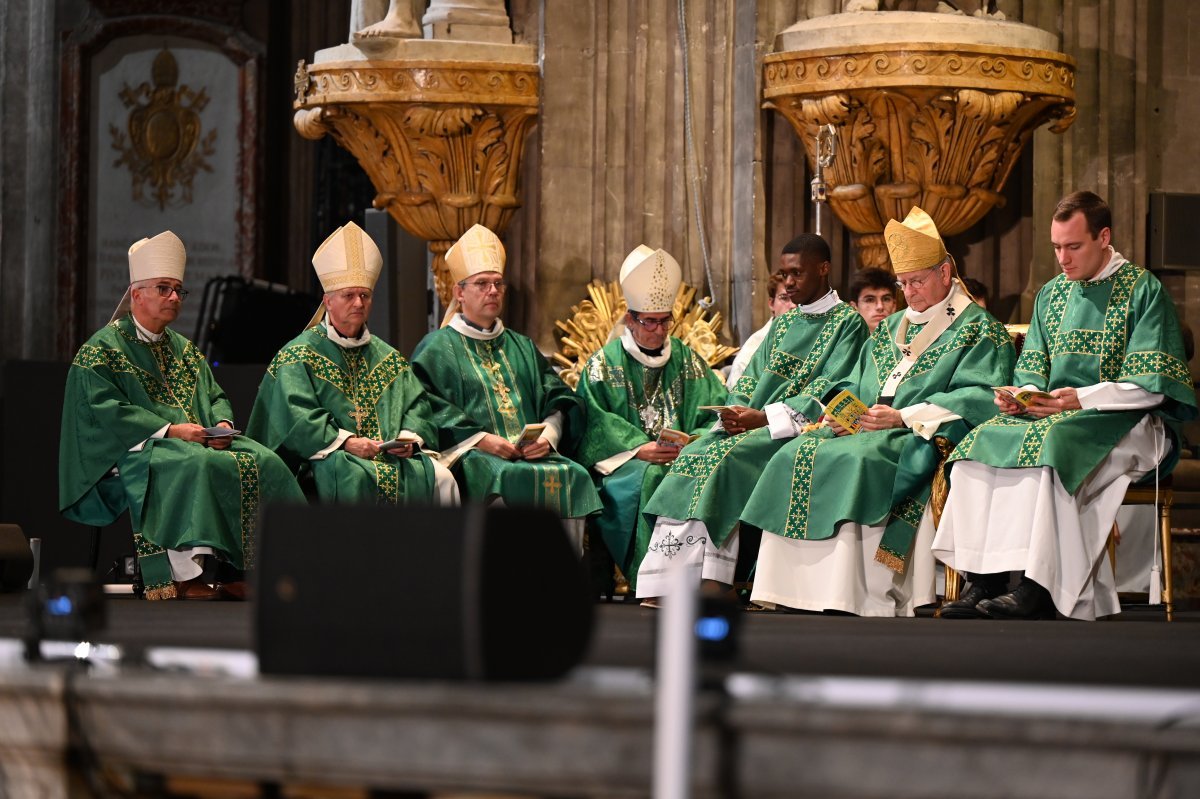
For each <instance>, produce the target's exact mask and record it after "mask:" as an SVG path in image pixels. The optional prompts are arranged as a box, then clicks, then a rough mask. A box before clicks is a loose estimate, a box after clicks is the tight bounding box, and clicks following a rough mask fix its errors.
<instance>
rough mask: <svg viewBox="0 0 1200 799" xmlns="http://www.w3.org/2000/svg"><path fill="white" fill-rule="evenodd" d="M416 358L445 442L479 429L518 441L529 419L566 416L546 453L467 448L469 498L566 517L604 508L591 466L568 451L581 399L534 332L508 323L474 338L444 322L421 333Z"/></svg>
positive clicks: (464, 478)
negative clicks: (501, 454) (524, 456)
mask: <svg viewBox="0 0 1200 799" xmlns="http://www.w3.org/2000/svg"><path fill="white" fill-rule="evenodd" d="M497 324H500V323H499V322H497ZM412 364H413V370H414V371H415V372H416V375H417V377H418V378H419V379H420V381H421V384H422V385H424V386H425V390H426V391H427V392H428V394H429V400H430V404H431V405H432V407H433V421H434V424H436V425H437V427H438V434H439V442H440V447H441V449H442V450H447V449H449V448H451V447H453V446H455V445H456V444H460V443H462V442H464V441H466V440H467V439H469V438H471V437H472V436H474V435H476V434H477V433H480V432H487V433H492V434H495V435H498V436H501V437H503V438H507V439H508V440H509V441H515V440H516V438H517V436H519V435H520V433H521V429H522V428H523V427H524V426H525V425H527V424H538V423H540V422H542V421H543V420H544V419H546V418H547V417H549V416H550V415H551V414H552V413H554V412H555V411H558V412H560V413H561V414H562V416H563V435H562V439H561V440H560V441H559V442H558V446H557V450H558V451H557V452H553V451H552V452H551V453H550V454H549V455H548V456H546V457H545V458H540V459H538V460H532V461H526V460H514V461H508V460H505V459H503V458H498V457H496V456H495V455H491V454H488V453H486V452H482V451H480V450H478V449H470V450H468V451H467V452H465V453H464V454H463V455H462V456H461V457H460V458H458V459H457V460H456V461H455V462H454V466H453V469H454V471H455V472H456V476H457V477H458V478H459V482H460V486H461V487H462V490H463V494H464V496H465V497H466V498H468V499H475V500H482V501H489V500H491V499H494V498H497V497H498V498H500V499H502V500H503V501H504V503H505V504H506V505H509V506H522V505H524V506H534V507H542V508H548V509H550V510H552V511H555V512H556V513H558V514H559V515H560V516H562V517H564V518H574V517H581V516H587V515H588V514H591V513H595V512H596V511H598V510H599V509H600V497H599V496H598V495H597V494H596V488H595V486H593V485H592V478H591V476H590V475H589V474H588V472H587V469H585V468H583V467H582V466H580V465H579V464H578V463H576V462H575V461H573V460H571V459H570V457H568V456H569V455H571V454H572V453H573V451H574V446H575V443H576V442H577V441H578V439H579V436H580V434H581V433H582V431H583V424H584V408H583V399H582V398H580V397H577V396H576V395H575V392H573V391H572V390H571V389H570V387H568V386H567V384H566V383H564V382H563V381H562V380H561V379H560V378H559V377H558V375H556V374H555V373H554V370H553V369H552V368H551V367H550V364H549V363H548V362H547V361H546V359H545V358H544V357H542V354H541V353H540V352H538V350H537V347H536V346H534V343H533V341H532V340H531V339H530V338H528V337H527V336H522V335H521V334H520V333H514V332H513V331H511V330H508V329H502V331H501V332H500V334H499V335H498V336H495V337H494V338H490V339H477V338H470V337H468V336H466V335H464V334H462V333H460V332H458V331H457V330H455V329H454V328H453V327H449V326H447V327H443V328H441V329H440V330H435V331H433V332H432V333H430V334H429V335H427V336H425V338H423V339H421V343H420V344H418V345H417V348H416V349H415V350H414V351H413V358H412Z"/></svg>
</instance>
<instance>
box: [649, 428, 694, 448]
mask: <svg viewBox="0 0 1200 799" xmlns="http://www.w3.org/2000/svg"><path fill="white" fill-rule="evenodd" d="M699 437H700V436H693V435H690V434H688V433H685V432H683V431H682V430H676V429H674V428H672V427H664V428H663V429H662V430H660V431H659V433H658V441H657V442H655V443H657V444H658V445H659V446H660V447H676V448H680V447H684V446H686V445H688V444H690V443H691V442H693V441H695V440H696V439H697V438H699Z"/></svg>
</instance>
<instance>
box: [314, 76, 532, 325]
mask: <svg viewBox="0 0 1200 799" xmlns="http://www.w3.org/2000/svg"><path fill="white" fill-rule="evenodd" d="M305 74H306V77H307V80H305V81H302V80H300V79H299V77H297V80H296V87H297V95H296V102H295V108H296V115H295V119H294V124H295V126H296V129H297V131H299V132H300V134H301V135H302V136H305V137H306V138H320V137H321V136H322V135H325V134H328V135H330V136H332V137H333V138H334V140H335V141H337V142H338V144H340V145H341V146H342V147H344V148H346V149H347V150H349V151H350V152H351V153H353V154H354V156H355V157H356V158H357V159H358V162H359V164H361V165H362V167H363V169H364V170H366V172H367V174H368V175H369V176H370V177H371V182H372V183H373V184H374V186H375V189H376V191H377V192H378V194H377V195H376V197H375V200H374V204H375V207H377V208H386V209H387V210H388V212H389V213H390V214H391V215H392V217H393V218H394V219H395V220H396V221H397V222H399V223H400V224H401V225H402V226H403V227H404V229H405V230H407V231H408V232H409V233H411V234H412V235H414V236H418V237H420V238H423V239H425V240H427V241H428V242H429V245H430V249H431V251H432V252H433V254H434V273H435V275H436V277H437V283H438V293H439V295H440V296H441V298H442V300H443V302H449V299H450V284H449V278H448V276H447V275H446V274H445V260H444V258H443V255H444V253H445V251H446V250H447V249H449V247H450V245H451V244H453V243H454V242H455V241H456V240H457V239H458V237H459V236H461V235H462V234H463V233H465V232H466V231H467V229H468V228H470V227H471V225H473V224H476V223H478V224H482V225H484V226H486V227H488V228H490V229H491V230H493V231H494V232H495V233H496V234H497V235H503V233H504V230H505V228H506V227H507V226H508V223H509V220H510V219H511V218H512V214H513V212H514V211H515V210H516V209H517V208H518V207H519V206H520V200H519V199H518V197H519V192H518V185H517V181H518V177H519V175H520V166H521V156H522V152H523V150H524V142H525V134H526V133H527V132H528V130H529V127H530V126H531V125H532V124H533V122H534V121H535V119H536V117H537V112H538V88H539V83H538V71H537V67H536V66H535V65H527V64H482V63H468V62H440V63H429V62H416V61H390V62H326V63H320V64H314V65H310V66H308V67H307V68H305Z"/></svg>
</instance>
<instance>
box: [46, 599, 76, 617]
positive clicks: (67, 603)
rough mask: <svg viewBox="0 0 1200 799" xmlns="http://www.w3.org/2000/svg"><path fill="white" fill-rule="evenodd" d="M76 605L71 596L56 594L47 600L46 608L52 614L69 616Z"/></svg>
mask: <svg viewBox="0 0 1200 799" xmlns="http://www.w3.org/2000/svg"><path fill="white" fill-rule="evenodd" d="M74 607H75V606H74V605H73V604H72V603H71V597H69V596H56V597H54V598H53V599H51V600H48V601H47V602H46V610H47V611H49V612H50V615H51V616H67V615H69V614H70V613H71V611H72V610H73V609H74Z"/></svg>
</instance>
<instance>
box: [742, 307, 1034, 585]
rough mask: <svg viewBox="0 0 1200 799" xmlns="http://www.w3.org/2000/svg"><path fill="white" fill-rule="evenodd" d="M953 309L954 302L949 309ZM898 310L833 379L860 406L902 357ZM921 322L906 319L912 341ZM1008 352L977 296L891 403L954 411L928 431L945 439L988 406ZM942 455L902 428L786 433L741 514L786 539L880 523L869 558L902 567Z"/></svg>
mask: <svg viewBox="0 0 1200 799" xmlns="http://www.w3.org/2000/svg"><path fill="white" fill-rule="evenodd" d="M951 310H952V309H951ZM904 313H905V312H904V311H900V312H899V313H895V314H892V315H891V316H889V317H888V318H887V319H884V320H883V321H882V322H880V323H879V326H878V327H876V328H875V332H874V333H873V334H872V336H871V341H870V343H869V344H868V345H867V346H866V347H864V348H863V353H862V357H861V358H860V359H859V363H858V367H857V368H856V369H855V372H854V374H853V375H852V376H851V378H850V380H849V381H848V382H847V383H846V384H844V385H841V386H838V385H837V384H836V383H835V384H834V385H830V384H828V383H825V381H821V382H822V383H823V384H824V386H823V387H824V388H825V389H831V388H840V387H844V388H849V389H850V390H851V391H853V392H854V394H855V395H856V396H857V397H859V398H860V399H861V400H862V401H863V402H864V403H866V404H867V405H868V406H870V405H874V404H875V403H877V402H879V399H880V393H881V389H882V386H883V385H884V383H885V382H886V380H887V378H888V376H889V375H890V374H891V373H892V371H893V370H895V369H896V368H897V366H898V365H899V364H900V362H901V359H902V353H901V351H900V348H899V347H898V346H897V345H896V341H895V339H896V332H897V330H898V329H899V327H900V323H901V321H902V320H903V319H904ZM923 328H924V325H919V324H910V325H908V330H907V332H906V336H905V343H906V344H911V343H912V341H913V339H915V338H916V337H917V335H918V334H919V333H920V331H921V330H922V329H923ZM1015 358H1016V354H1015V352H1014V350H1013V346H1012V342H1011V340H1010V339H1009V336H1008V332H1007V331H1006V330H1005V329H1004V326H1003V325H1001V324H1000V323H999V322H997V321H996V319H995V318H993V317H992V316H991V314H989V313H988V312H987V311H985V310H983V309H982V308H980V307H979V306H978V305H976V304H975V303H967V305H966V307H965V309H964V310H963V311H962V312H961V313H959V314H958V315H957V318H955V319H954V321H953V322H952V323H951V324H950V326H949V327H948V328H946V329H945V330H944V331H943V332H942V333H941V335H939V336H938V337H937V338H936V339H935V340H934V341H933V342H932V343H931V344H930V345H929V346H928V347H927V348H926V349H925V351H924V352H923V353H921V354H920V355H919V356H918V357H917V359H916V361H915V363H913V365H912V367H911V368H910V369H909V370H908V372H907V374H905V375H904V376H903V379H902V380H901V381H900V382H899V384H898V385H897V387H896V394H895V397H894V399H893V401H892V402H891V405H892V407H894V408H897V409H903V408H908V407H911V406H914V405H917V404H919V403H922V402H926V403H930V404H932V405H937V406H939V407H941V408H945V409H946V410H948V411H952V412H953V413H955V414H957V415H958V416H960V417H962V419H961V420H959V421H954V422H950V423H945V424H942V425H941V426H939V427H938V429H937V432H936V436H935V438H938V437H946V438H948V439H949V440H950V441H951V443H954V442H956V441H957V440H958V439H959V438H961V436H962V434H964V433H965V432H966V430H967V428H968V427H969V426H974V425H977V424H981V423H982V422H984V421H986V420H987V419H988V418H990V417H991V416H992V415H993V414H994V413H995V411H996V407H995V405H994V404H993V402H992V396H993V395H992V390H991V386H999V385H1006V383H1007V381H1008V379H1009V377H1010V375H1011V374H1012V367H1013V361H1014V360H1015ZM940 460H941V458H940V455H939V453H938V450H937V447H936V444H935V443H934V441H927V440H926V439H924V438H922V437H921V436H919V435H917V434H916V433H914V432H913V431H912V430H910V429H909V428H908V427H901V428H897V429H892V430H876V431H862V432H859V433H857V434H855V435H847V436H834V435H833V432H832V431H831V430H830V429H829V428H828V427H821V428H819V429H818V430H816V431H813V432H809V433H805V434H804V435H802V436H799V437H798V438H795V439H792V440H791V441H789V442H788V443H787V445H786V446H784V447H783V448H782V449H780V450H779V452H778V453H776V455H775V456H774V457H773V458H772V459H771V462H770V463H768V464H767V468H766V469H765V470H763V473H762V478H761V479H760V480H759V482H758V485H757V486H756V487H755V489H754V493H753V495H752V496H751V497H750V501H749V502H747V503H746V508H745V511H744V512H743V513H742V520H743V521H744V522H746V523H748V524H753V525H755V526H756V527H761V528H762V529H763V530H767V531H770V532H772V533H775V534H777V535H782V536H786V537H788V538H803V539H826V538H831V537H832V536H834V535H835V534H836V533H837V527H838V525H839V524H841V523H842V522H845V521H852V522H857V523H859V524H865V525H885V526H886V527H887V530H886V532H885V533H884V538H883V542H882V544H881V546H880V552H878V553H876V559H877V560H879V561H881V562H883V563H884V564H886V565H888V566H889V567H890V568H892V569H893V570H895V571H899V572H903V571H904V569H905V565H906V562H907V558H908V555H909V551H910V549H911V546H912V541H913V540H914V539H915V536H916V531H917V527H918V525H919V523H920V520H921V514H922V513H923V511H924V508H925V503H926V501H927V499H928V496H929V486H930V483H931V482H932V479H933V473H934V470H935V469H936V468H937V466H938V464H939V462H940Z"/></svg>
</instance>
